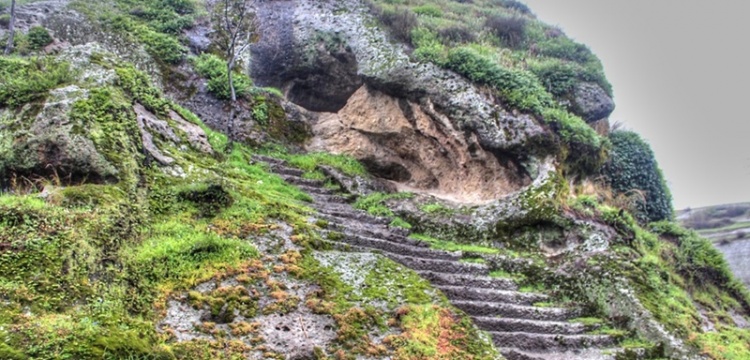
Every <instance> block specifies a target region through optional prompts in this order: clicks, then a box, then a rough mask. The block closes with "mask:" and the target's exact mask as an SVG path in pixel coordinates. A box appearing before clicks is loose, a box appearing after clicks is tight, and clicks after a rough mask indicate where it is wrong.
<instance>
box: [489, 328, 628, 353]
mask: <svg viewBox="0 0 750 360" xmlns="http://www.w3.org/2000/svg"><path fill="white" fill-rule="evenodd" d="M490 335H491V336H492V340H493V341H494V342H495V345H496V346H497V347H499V348H515V349H519V350H531V351H539V350H540V349H544V351H545V352H565V351H570V350H576V349H586V348H592V347H596V348H605V347H611V346H612V345H614V344H615V340H614V338H612V337H611V336H607V335H555V334H533V333H527V332H490Z"/></svg>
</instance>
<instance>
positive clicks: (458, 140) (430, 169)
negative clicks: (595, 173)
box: [309, 86, 530, 202]
mask: <svg viewBox="0 0 750 360" xmlns="http://www.w3.org/2000/svg"><path fill="white" fill-rule="evenodd" d="M430 105H431V104H429V103H427V104H424V105H423V106H420V105H418V104H415V103H413V102H410V101H408V100H405V99H397V98H393V97H391V96H388V95H386V94H384V93H382V92H379V91H377V90H374V89H370V88H368V87H367V86H363V87H362V88H360V89H359V90H357V92H355V93H354V95H353V96H352V97H351V98H350V99H349V101H348V102H347V104H346V106H344V108H342V109H341V111H339V112H338V113H325V114H320V116H319V118H318V120H317V123H316V124H315V125H314V127H313V134H314V135H315V137H314V138H313V141H312V142H311V143H310V145H309V148H310V149H311V150H321V151H322V150H334V151H338V152H342V153H346V154H350V155H353V156H354V157H356V158H358V159H360V160H361V161H362V162H363V163H364V164H365V166H367V167H368V170H370V172H371V173H373V174H375V175H377V176H380V177H382V178H385V179H389V180H393V181H395V182H398V183H400V184H402V186H404V187H410V188H417V189H425V190H429V191H431V192H433V193H436V194H439V195H444V196H450V197H456V198H460V199H462V200H464V201H469V202H481V201H483V200H490V199H496V198H498V197H500V196H502V195H504V194H507V193H509V192H512V191H515V190H518V189H519V188H520V187H522V186H524V185H526V184H528V182H529V181H530V180H529V179H528V177H526V176H524V175H522V174H521V173H522V171H521V170H520V169H519V168H518V167H517V166H516V165H515V164H513V163H512V162H510V161H508V162H507V163H505V164H503V163H501V162H500V160H499V159H498V158H497V157H496V156H494V155H493V154H492V153H490V152H488V151H485V150H484V149H482V147H481V145H480V144H479V141H478V139H477V138H476V136H464V134H461V133H460V132H458V131H457V130H456V129H455V128H454V127H453V124H451V122H450V121H449V120H448V119H447V118H446V117H444V116H440V114H438V113H437V112H435V111H434V109H432V108H431V107H430ZM423 108H426V109H428V111H429V113H431V114H428V113H426V112H425V111H423ZM430 110H431V111H430Z"/></svg>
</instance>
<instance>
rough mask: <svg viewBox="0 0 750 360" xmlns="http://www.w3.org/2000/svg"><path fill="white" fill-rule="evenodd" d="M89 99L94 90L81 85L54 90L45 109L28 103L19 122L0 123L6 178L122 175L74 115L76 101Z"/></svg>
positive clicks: (1, 172)
mask: <svg viewBox="0 0 750 360" xmlns="http://www.w3.org/2000/svg"><path fill="white" fill-rule="evenodd" d="M87 97H88V91H87V90H85V89H82V88H79V87H78V86H76V85H70V86H67V87H64V88H60V89H54V90H52V91H50V94H49V96H48V98H47V100H46V101H45V102H44V104H43V105H41V108H37V105H32V104H30V105H26V106H25V107H24V108H23V109H22V110H21V111H20V113H19V114H17V115H16V117H15V118H16V119H18V120H17V121H15V122H14V123H12V124H2V125H0V138H1V139H0V180H1V181H2V182H8V181H9V179H10V177H13V176H21V177H26V178H28V179H32V180H36V179H38V178H40V177H41V178H52V177H55V178H57V179H59V180H61V181H64V182H81V181H84V180H85V181H87V182H107V181H112V180H115V179H117V176H118V170H117V168H116V167H115V166H114V165H113V164H112V163H110V162H109V161H108V160H107V159H106V158H105V157H104V156H103V155H102V154H101V153H99V151H97V149H96V146H95V145H94V143H93V142H92V141H91V139H89V138H87V137H85V136H81V135H80V130H79V129H77V128H76V127H75V124H74V123H72V122H71V121H70V118H69V117H68V113H69V111H70V109H71V108H72V106H73V104H74V103H75V102H76V101H78V100H81V99H85V98H87ZM35 111H38V113H37V115H36V116H33V117H32V114H33V113H34V112H35ZM7 115H8V116H9V115H10V114H7ZM9 118H12V117H10V116H9ZM24 119H26V120H24Z"/></svg>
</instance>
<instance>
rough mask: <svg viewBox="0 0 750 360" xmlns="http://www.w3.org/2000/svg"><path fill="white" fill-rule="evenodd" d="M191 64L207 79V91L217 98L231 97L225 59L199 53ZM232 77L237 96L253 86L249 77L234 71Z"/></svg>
mask: <svg viewBox="0 0 750 360" xmlns="http://www.w3.org/2000/svg"><path fill="white" fill-rule="evenodd" d="M193 64H195V70H196V71H198V74H200V75H201V76H203V77H205V78H206V79H208V91H210V92H211V93H212V94H214V95H215V96H216V97H217V98H219V99H230V98H231V96H232V95H231V90H230V89H229V80H228V76H227V63H226V61H224V60H222V59H221V58H220V57H218V56H216V55H213V54H201V55H200V56H198V57H195V58H193ZM232 79H233V80H234V89H235V91H236V93H237V96H239V97H242V96H245V95H248V94H249V92H250V90H251V88H252V86H253V83H252V81H251V80H250V78H249V77H247V76H246V75H244V74H241V73H238V72H235V73H234V75H233V77H232Z"/></svg>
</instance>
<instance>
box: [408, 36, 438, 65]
mask: <svg viewBox="0 0 750 360" xmlns="http://www.w3.org/2000/svg"><path fill="white" fill-rule="evenodd" d="M412 41H413V42H414V47H415V49H414V58H415V59H416V60H418V61H424V62H433V63H435V64H443V63H444V62H445V59H444V58H445V45H443V43H442V42H440V39H438V38H437V36H436V35H435V33H434V32H432V31H430V30H429V29H427V28H423V27H418V28H416V29H414V31H413V32H412Z"/></svg>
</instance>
